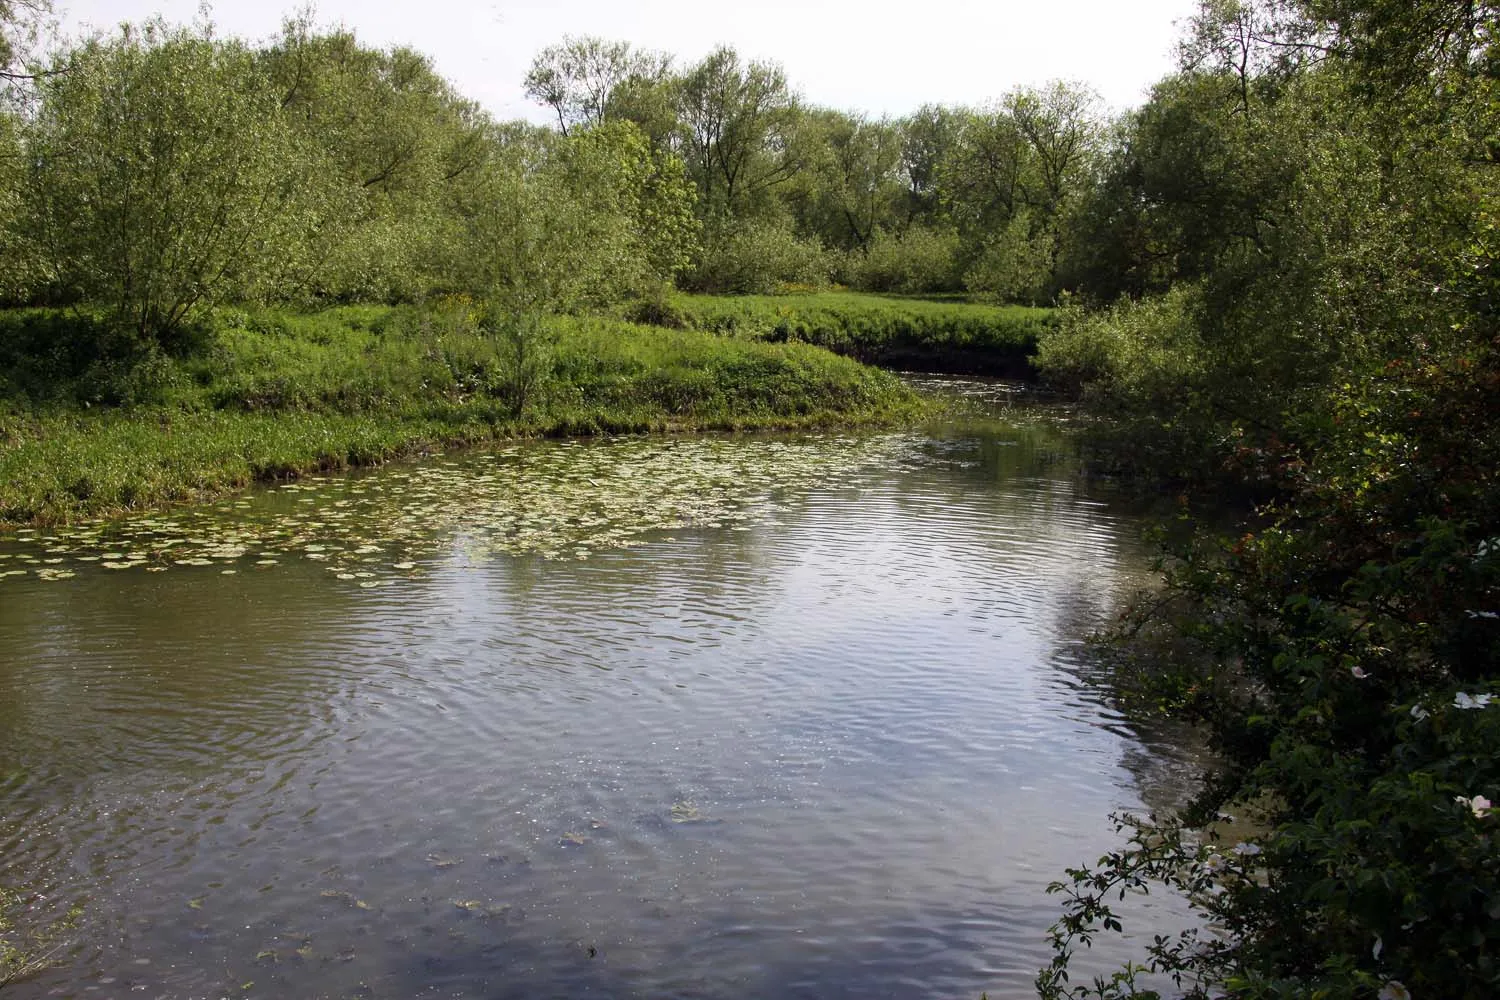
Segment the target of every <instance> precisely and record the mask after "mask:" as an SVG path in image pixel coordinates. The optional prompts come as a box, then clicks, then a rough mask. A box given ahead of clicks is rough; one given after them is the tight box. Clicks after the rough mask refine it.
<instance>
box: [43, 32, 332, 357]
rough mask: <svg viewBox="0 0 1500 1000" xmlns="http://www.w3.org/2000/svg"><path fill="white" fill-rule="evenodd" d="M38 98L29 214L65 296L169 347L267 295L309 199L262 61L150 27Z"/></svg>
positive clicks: (78, 59)
mask: <svg viewBox="0 0 1500 1000" xmlns="http://www.w3.org/2000/svg"><path fill="white" fill-rule="evenodd" d="M38 86H39V91H40V103H39V106H38V109H37V112H36V116H35V119H34V121H33V122H32V123H31V124H30V126H29V128H28V133H27V146H28V153H29V158H30V162H31V167H30V172H29V177H28V178H27V181H26V190H25V201H26V211H27V215H28V225H29V228H30V235H31V236H32V237H33V238H34V239H35V240H36V241H37V243H38V244H40V245H41V246H42V247H43V249H44V251H45V256H46V259H47V262H48V265H49V268H50V274H49V278H50V281H51V283H52V285H53V287H54V290H55V294H57V295H60V296H62V297H65V298H69V299H84V300H91V301H99V302H103V303H107V304H108V305H109V306H110V307H111V308H112V310H113V312H114V315H115V317H116V319H117V320H118V321H119V322H120V323H121V324H123V325H125V326H127V327H128V328H130V329H131V330H133V331H134V332H135V334H136V335H137V336H138V337H139V338H140V339H141V340H142V341H143V342H150V343H167V342H169V341H171V340H172V339H173V337H174V336H175V335H176V334H177V333H178V332H179V331H180V330H181V329H182V327H183V326H184V324H185V323H186V322H187V321H188V320H189V319H190V318H191V317H192V315H193V314H194V313H195V312H196V311H198V310H199V309H201V308H202V307H203V306H205V305H208V304H211V303H213V302H215V301H217V300H220V299H222V298H224V297H226V296H253V295H256V294H258V293H261V292H264V291H266V289H265V286H264V283H263V282H264V280H265V279H266V277H267V276H268V275H269V274H271V273H272V272H273V270H274V269H273V267H272V263H273V261H274V260H275V258H276V257H277V256H278V255H280V254H282V253H284V252H285V250H286V248H287V246H288V245H289V244H292V243H295V242H296V240H297V239H298V238H299V236H300V233H301V224H302V223H303V222H304V221H305V220H304V219H303V218H302V217H301V213H302V211H303V210H304V209H305V207H306V201H305V200H304V198H303V195H304V194H305V193H306V192H305V191H304V189H303V188H302V187H301V185H300V179H301V177H302V176H303V175H302V173H301V172H300V170H299V164H298V155H299V154H298V149H297V146H296V143H295V140H294V138H293V134H292V132H291V129H290V128H289V127H288V125H287V122H286V120H285V118H284V116H283V114H282V111H281V108H280V107H279V105H278V103H277V100H276V97H275V95H274V93H273V91H272V89H271V87H270V86H269V83H268V81H267V79H266V78H265V76H264V75H263V74H262V73H261V72H260V71H259V70H258V68H257V66H256V63H255V59H254V58H253V55H252V54H251V52H250V51H249V50H247V49H246V48H245V47H244V46H243V45H241V44H239V43H236V42H223V41H218V40H216V39H214V38H213V37H212V35H211V34H210V32H209V31H208V30H207V29H204V30H202V31H199V32H194V31H191V30H188V29H182V28H168V27H167V26H165V25H164V24H162V23H160V22H148V23H147V24H146V25H145V26H143V27H141V28H129V27H127V28H125V29H122V31H121V33H120V34H119V35H117V36H116V37H114V38H111V39H95V40H92V41H89V42H87V43H85V44H84V45H82V46H81V47H80V48H78V49H77V50H76V51H75V52H73V53H72V54H71V59H70V62H69V67H68V72H66V73H62V74H57V75H50V76H44V77H43V78H41V80H40V81H39V83H38Z"/></svg>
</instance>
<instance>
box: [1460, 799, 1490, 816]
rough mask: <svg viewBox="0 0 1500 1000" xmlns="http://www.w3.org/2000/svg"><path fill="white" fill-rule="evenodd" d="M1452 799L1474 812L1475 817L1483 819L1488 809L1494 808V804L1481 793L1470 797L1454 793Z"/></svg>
mask: <svg viewBox="0 0 1500 1000" xmlns="http://www.w3.org/2000/svg"><path fill="white" fill-rule="evenodd" d="M1453 801H1454V802H1457V803H1458V804H1459V805H1461V806H1467V807H1468V808H1469V810H1470V811H1471V812H1473V813H1474V818H1475V819H1484V817H1485V816H1486V815H1488V814H1489V811H1490V810H1491V809H1493V808H1495V804H1494V803H1493V802H1491V801H1490V800H1489V799H1487V798H1485V797H1484V796H1483V795H1476V796H1474V797H1473V798H1472V799H1471V798H1468V797H1467V796H1463V795H1455V796H1453Z"/></svg>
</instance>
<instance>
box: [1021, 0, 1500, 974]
mask: <svg viewBox="0 0 1500 1000" xmlns="http://www.w3.org/2000/svg"><path fill="white" fill-rule="evenodd" d="M1497 26H1500V7H1497V6H1496V5H1495V4H1492V3H1467V2H1449V0H1424V2H1422V3H1415V4H1413V3H1392V2H1385V0H1337V2H1323V0H1305V2H1282V0H1265V2H1236V0H1215V2H1212V3H1207V4H1205V5H1204V7H1203V8H1202V11H1201V13H1200V15H1199V17H1198V18H1197V20H1196V22H1195V23H1194V25H1193V26H1192V31H1191V33H1190V35H1189V37H1188V39H1187V40H1186V41H1185V43H1184V47H1183V56H1184V61H1183V68H1182V70H1181V72H1179V73H1178V74H1176V75H1174V76H1173V77H1171V78H1169V79H1167V80H1165V81H1163V82H1162V83H1161V84H1160V85H1159V86H1158V87H1157V88H1156V90H1155V91H1154V93H1153V96H1152V98H1151V100H1150V101H1149V102H1148V103H1147V104H1146V105H1145V106H1144V107H1143V108H1141V109H1140V110H1139V111H1138V112H1136V113H1135V114H1134V115H1132V116H1131V118H1130V120H1129V121H1128V122H1127V123H1126V125H1125V129H1124V132H1123V137H1122V141H1121V143H1120V144H1119V146H1118V148H1117V150H1116V151H1115V153H1114V154H1113V159H1112V162H1111V164H1110V166H1109V169H1108V171H1107V172H1106V173H1105V175H1104V176H1103V177H1102V178H1101V181H1100V183H1099V184H1098V186H1097V187H1096V188H1094V189H1093V190H1092V191H1091V193H1090V194H1089V196H1088V199H1087V204H1085V205H1083V206H1082V208H1081V210H1080V216H1079V217H1080V218H1081V219H1082V220H1084V224H1085V225H1086V226H1088V227H1092V230H1093V232H1094V233H1095V238H1094V239H1093V240H1091V241H1085V242H1084V243H1082V244H1080V246H1084V247H1085V249H1086V253H1084V254H1082V255H1081V256H1080V257H1078V258H1077V259H1076V260H1075V261H1073V262H1072V263H1071V264H1070V265H1069V266H1072V267H1075V268H1076V269H1077V271H1076V273H1077V275H1078V287H1079V289H1080V290H1081V291H1082V292H1084V293H1085V294H1091V295H1092V296H1093V297H1094V298H1095V299H1096V300H1097V301H1103V302H1109V301H1110V300H1111V299H1112V298H1113V297H1114V296H1116V295H1118V294H1120V293H1127V294H1128V295H1129V296H1131V298H1126V299H1124V300H1122V301H1120V302H1118V303H1116V304H1114V305H1112V306H1110V307H1109V308H1107V309H1103V310H1085V309H1080V308H1075V309H1073V310H1072V311H1071V312H1070V313H1069V315H1068V316H1067V317H1066V318H1065V320H1064V321H1063V323H1062V324H1061V326H1060V327H1059V328H1058V330H1057V331H1056V332H1055V334H1052V335H1046V336H1044V339H1043V343H1042V345H1041V353H1040V357H1039V364H1040V365H1041V367H1042V368H1043V370H1044V372H1045V373H1047V374H1048V375H1050V376H1051V377H1052V378H1054V379H1055V380H1057V381H1058V382H1059V383H1060V384H1063V385H1067V386H1071V387H1074V388H1076V389H1080V390H1081V391H1082V392H1083V393H1084V395H1085V397H1086V398H1087V399H1089V400H1091V401H1092V402H1093V403H1094V404H1095V405H1096V406H1097V407H1098V408H1099V409H1100V410H1102V411H1103V412H1105V413H1107V414H1109V415H1110V417H1111V421H1110V423H1109V425H1108V430H1102V431H1101V434H1100V435H1099V437H1098V439H1097V440H1098V442H1099V444H1100V446H1101V448H1100V452H1099V454H1100V456H1101V457H1106V456H1110V455H1112V456H1115V458H1116V461H1115V462H1114V463H1113V464H1115V465H1117V466H1129V467H1131V468H1133V469H1134V470H1136V471H1138V472H1144V473H1146V474H1148V475H1152V476H1157V477H1164V478H1167V479H1170V480H1174V481H1176V482H1177V483H1179V484H1182V485H1186V486H1188V487H1191V486H1192V485H1194V484H1197V485H1203V484H1206V483H1217V484H1220V485H1226V484H1227V485H1230V486H1234V487H1237V488H1239V489H1241V490H1245V491H1249V492H1250V493H1251V495H1253V496H1256V497H1258V498H1260V500H1261V502H1262V506H1261V509H1260V510H1259V512H1258V516H1257V517H1256V519H1255V520H1254V521H1253V522H1252V523H1251V524H1250V525H1249V530H1247V531H1244V532H1243V533H1241V535H1240V536H1239V537H1235V538H1229V539H1222V540H1216V539H1215V538H1214V537H1213V536H1212V534H1211V533H1210V532H1208V531H1206V530H1202V531H1199V532H1198V533H1197V534H1196V535H1195V536H1194V538H1193V539H1192V540H1191V541H1190V542H1188V543H1186V544H1183V545H1180V546H1177V547H1175V548H1174V549H1173V550H1172V551H1171V552H1170V554H1169V556H1168V557H1167V558H1166V559H1165V568H1166V570H1167V573H1166V579H1165V586H1164V588H1163V590H1162V591H1161V592H1160V593H1158V594H1155V595H1152V597H1151V598H1150V599H1149V600H1145V601H1143V602H1142V603H1141V605H1140V606H1139V607H1137V608H1136V609H1135V610H1134V612H1133V613H1132V614H1131V615H1130V616H1128V617H1127V619H1125V620H1124V621H1122V622H1121V624H1120V627H1119V628H1118V629H1117V630H1116V634H1115V635H1114V637H1113V640H1112V642H1111V643H1110V646H1109V647H1108V649H1109V650H1110V653H1111V655H1112V657H1113V658H1114V659H1115V660H1116V661H1117V665H1118V667H1119V669H1120V670H1121V672H1122V676H1124V677H1125V678H1126V680H1125V681H1124V682H1123V683H1124V690H1123V691H1122V694H1124V695H1125V696H1127V697H1130V698H1132V699H1133V700H1135V701H1137V703H1146V704H1154V705H1159V706H1163V707H1166V708H1168V709H1170V710H1174V711H1177V712H1180V713H1183V714H1185V715H1187V716H1189V717H1191V718H1196V719H1198V720H1200V721H1201V722H1203V723H1204V725H1205V727H1206V729H1207V731H1208V733H1209V734H1210V736H1211V738H1212V740H1213V743H1214V745H1215V747H1216V749H1217V750H1218V753H1219V760H1220V763H1219V764H1218V766H1217V768H1216V771H1215V773H1214V774H1213V775H1212V776H1211V780H1210V781H1209V783H1208V785H1207V788H1206V791H1205V792H1204V793H1203V795H1202V796H1201V797H1200V799H1199V801H1198V802H1197V803H1196V806H1195V808H1194V809H1192V810H1190V811H1189V813H1188V814H1187V815H1185V816H1183V817H1155V818H1152V819H1149V820H1145V819H1136V820H1132V821H1131V822H1130V823H1129V824H1128V828H1129V829H1130V831H1131V837H1130V843H1129V846H1128V847H1126V848H1125V849H1123V850H1121V851H1119V852H1115V853H1112V854H1111V855H1109V856H1107V857H1106V858H1103V859H1101V861H1100V863H1099V864H1098V865H1097V866H1094V867H1092V868H1086V869H1079V870H1077V871H1075V872H1073V873H1072V878H1071V880H1070V881H1069V882H1068V883H1065V884H1062V885H1059V886H1058V888H1059V890H1060V891H1062V892H1064V894H1065V896H1066V898H1067V905H1066V908H1065V915H1064V918H1063V920H1062V921H1061V922H1060V923H1059V924H1058V926H1057V928H1056V929H1055V943H1056V945H1057V949H1058V957H1057V961H1056V962H1055V963H1054V964H1053V966H1052V967H1051V968H1049V969H1048V970H1046V971H1045V972H1044V973H1043V975H1042V978H1041V981H1040V985H1041V987H1042V991H1043V993H1044V995H1046V996H1049V997H1064V996H1071V997H1081V996H1132V995H1138V996H1151V995H1156V992H1155V991H1158V990H1160V989H1161V988H1162V985H1163V982H1164V977H1170V978H1168V979H1167V982H1168V984H1170V982H1171V979H1175V982H1176V987H1177V991H1178V992H1181V993H1185V994H1187V995H1190V996H1201V997H1210V996H1234V997H1329V998H1376V997H1378V998H1380V1000H1401V998H1406V997H1474V998H1478V997H1488V996H1494V995H1495V994H1496V993H1497V991H1500V965H1497V964H1496V961H1495V958H1494V956H1495V954H1496V946H1497V943H1500V922H1497V919H1496V918H1497V917H1500V892H1497V891H1500V884H1497V874H1500V869H1497V868H1496V865H1495V857H1496V848H1497V845H1500V827H1497V826H1496V824H1497V823H1500V814H1497V813H1496V812H1495V811H1494V809H1493V807H1492V805H1491V803H1492V802H1493V801H1496V800H1500V714H1497V713H1500V704H1495V703H1494V702H1493V700H1492V696H1493V695H1494V693H1495V690H1496V686H1497V684H1496V682H1497V680H1500V677H1497V670H1496V667H1497V664H1500V478H1497V469H1500V450H1497V449H1500V325H1497V318H1500V317H1497V312H1496V308H1497V304H1500V295H1497V293H1500V285H1497V275H1496V271H1495V264H1496V260H1497V254H1500V242H1497V238H1496V229H1495V210H1496V207H1497V204H1500V167H1497V164H1500V158H1497V149H1500V141H1497V137H1500V101H1497V96H1500V94H1497V89H1496V87H1497V82H1500V49H1497V48H1496V43H1495V30H1496V28H1497ZM1143 696H1144V697H1143ZM1225 809H1227V810H1229V811H1231V812H1234V813H1241V812H1249V813H1251V814H1252V815H1253V816H1254V817H1255V821H1256V824H1257V829H1258V833H1256V834H1254V835H1252V836H1250V837H1249V838H1248V839H1247V840H1246V841H1245V842H1243V843H1241V844H1239V845H1238V847H1237V848H1235V849H1234V850H1230V849H1227V848H1226V847H1225V846H1223V845H1221V844H1219V843H1217V842H1216V841H1215V840H1214V839H1213V837H1212V836H1211V835H1208V834H1203V833H1198V832H1194V829H1193V825H1194V824H1201V823H1203V822H1204V821H1207V820H1211V819H1212V818H1213V817H1214V815H1215V813H1216V812H1218V811H1219V810H1225ZM1151 887H1157V888H1161V887H1166V888H1170V889H1172V890H1175V891H1177V892H1181V893H1183V894H1185V895H1187V896H1188V898H1189V899H1191V900H1192V901H1193V903H1194V905H1195V906H1196V907H1197V908H1198V909H1199V911H1200V912H1201V914H1202V915H1203V916H1204V917H1205V926H1204V927H1203V929H1202V930H1201V931H1199V932H1196V933H1188V934H1185V935H1183V936H1182V937H1180V938H1177V937H1163V938H1159V939H1157V940H1156V941H1155V943H1154V944H1152V945H1150V946H1149V947H1148V948H1147V949H1146V951H1145V953H1144V954H1143V955H1142V960H1141V963H1140V964H1139V966H1137V967H1133V968H1130V969H1126V970H1122V971H1121V973H1120V974H1119V975H1117V976H1115V977H1114V978H1112V979H1107V980H1102V981H1096V982H1094V983H1093V984H1084V983H1072V982H1070V981H1069V979H1068V975H1067V973H1068V968H1069V959H1070V958H1071V957H1072V956H1073V955H1074V953H1075V952H1076V949H1077V948H1078V947H1079V946H1081V945H1084V944H1086V943H1087V942H1088V941H1089V940H1090V939H1091V937H1092V935H1094V934H1096V933H1100V932H1103V931H1106V930H1116V929H1119V926H1120V923H1121V920H1122V918H1121V916H1120V914H1119V913H1117V912H1115V911H1114V910H1113V909H1112V908H1111V904H1112V903H1113V902H1115V895H1116V894H1117V893H1125V894H1128V893H1129V892H1131V891H1138V890H1142V889H1148V888H1151Z"/></svg>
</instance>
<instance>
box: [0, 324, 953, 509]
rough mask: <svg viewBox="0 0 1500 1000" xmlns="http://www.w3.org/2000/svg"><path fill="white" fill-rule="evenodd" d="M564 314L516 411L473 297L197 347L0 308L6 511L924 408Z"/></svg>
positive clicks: (199, 342)
mask: <svg viewBox="0 0 1500 1000" xmlns="http://www.w3.org/2000/svg"><path fill="white" fill-rule="evenodd" d="M547 330H548V338H547V339H548V341H549V342H550V346H549V354H550V359H551V360H550V365H549V368H550V372H549V374H548V376H547V377H546V378H545V380H544V381H543V383H542V384H541V385H540V387H539V388H538V390H537V391H536V392H535V393H534V394H533V395H532V396H531V397H530V398H529V400H528V402H527V406H526V408H525V409H524V411H523V412H520V413H517V412H515V407H514V406H513V404H512V401H511V399H510V398H509V397H508V387H509V385H510V382H509V380H508V377H507V372H508V369H507V366H506V363H505V352H504V351H503V349H502V347H501V345H499V344H497V342H496V341H495V340H494V339H492V338H489V337H487V336H484V335H483V334H481V333H480V332H479V331H478V330H477V329H476V328H475V326H474V325H473V322H472V312H471V311H470V310H469V309H468V308H467V307H466V306H465V305H464V304H462V303H458V304H455V305H452V306H450V307H448V308H443V309H426V310H417V309H413V308H386V307H369V306H358V307H344V308H337V309H329V310H325V311H321V312H316V313H307V314H302V313H294V312H289V311H269V310H268V311H259V312H244V311H238V310H234V311H221V312H220V313H219V314H218V315H217V316H216V317H215V318H214V321H213V322H212V324H211V325H210V326H209V327H208V328H206V329H204V330H201V331H199V332H198V333H197V334H196V335H195V339H194V340H193V342H192V344H191V345H190V348H189V349H186V350H185V352H184V353H183V356H180V357H169V356H165V355H163V354H161V353H160V352H150V351H146V352H142V351H140V350H131V349H130V348H129V346H128V345H126V346H121V345H118V344H114V345H109V344H105V347H107V348H108V350H103V349H101V347H100V344H99V342H98V341H99V340H100V339H101V337H102V335H100V334H99V331H98V329H97V328H95V327H93V326H91V325H90V323H89V321H88V320H87V318H86V317H85V318H84V319H82V320H80V319H79V318H78V317H66V316H62V315H61V314H59V313H56V312H46V311H39V310H26V311H11V312H6V313H0V372H4V374H3V375H0V379H3V381H0V524H7V523H8V524H18V523H55V522H60V521H68V520H73V519H78V518H82V517H91V516H97V515H100V514H108V513H113V512H119V511H124V510H130V509H142V508H152V507H159V506H162V505H166V504H173V503H179V502H189V501H198V500H203V499H207V498H209V497H213V496H216V495H218V494H222V493H224V492H226V491H229V490H234V489H238V488H241V487H244V486H246V485H248V484H251V483H254V482H257V481H266V480H274V479H283V478H289V477H293V476H297V475H301V474H304V473H308V472H312V471H318V470H333V469H342V468H348V467H352V466H358V465H368V464H374V463H378V462H382V461H385V460H388V459H391V458H394V457H398V456H401V455H408V454H416V453H420V452H422V451H423V450H426V449H433V448H441V447H447V446H451V445H454V444H467V443H476V442H480V441H486V440H492V439H497V438H506V437H522V436H548V435H581V434H600V433H639V432H649V431H684V430H763V429H791V428H810V427H834V426H838V427H849V426H859V425H876V424H891V423H897V422H905V421H909V420H912V419H915V418H917V417H919V416H920V415H921V414H922V413H923V412H924V408H925V406H926V404H924V403H923V402H922V401H920V400H919V399H918V398H917V397H916V396H915V395H914V394H912V393H911V392H910V391H908V390H907V389H906V388H905V387H903V386H902V385H901V384H900V383H899V381H897V380H896V379H895V378H894V377H893V376H891V375H889V374H887V373H885V372H881V371H878V370H875V369H872V368H867V367H865V366H863V365H860V364H858V363H856V362H854V361H851V360H849V359H847V358H842V357H838V356H836V355H834V354H831V353H829V352H827V351H824V350H821V349H818V348H815V347H811V346H808V345H805V344H771V343H761V342H756V341H751V340H739V339H727V338H723V337H716V336H713V335H711V334H707V333H702V332H697V331H688V330H669V329H663V328H659V327H646V326H636V325H632V324H629V323H624V322H620V321H618V320H610V319H597V318H593V319H590V318H557V319H554V320H552V321H550V322H549V324H548V328H547ZM70 338H71V339H70ZM104 339H107V338H104ZM79 343H82V344H83V346H82V347H80V346H78V345H79ZM49 344H50V346H51V349H50V350H48V345H49ZM90 349H91V350H93V351H94V352H95V354H94V356H93V358H92V360H90V356H89V353H88V350H90Z"/></svg>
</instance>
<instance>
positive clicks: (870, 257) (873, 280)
mask: <svg viewBox="0 0 1500 1000" xmlns="http://www.w3.org/2000/svg"><path fill="white" fill-rule="evenodd" d="M957 259H958V234H957V233H955V232H953V231H952V230H945V229H929V228H927V227H925V226H913V227H911V228H910V229H908V230H906V231H905V232H903V233H900V234H896V233H891V232H888V231H886V230H880V231H878V232H877V233H876V235H875V238H874V239H873V240H871V241H870V246H869V249H868V250H866V251H865V252H863V253H861V252H859V251H855V252H853V253H851V254H850V255H849V258H848V262H847V263H846V265H845V280H846V281H847V283H848V284H849V285H850V286H852V287H854V288H858V289H860V290H861V291H866V292H899V293H902V294H907V295H916V294H921V293H924V292H949V291H955V290H957V289H958V288H959V282H958V277H957Z"/></svg>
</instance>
